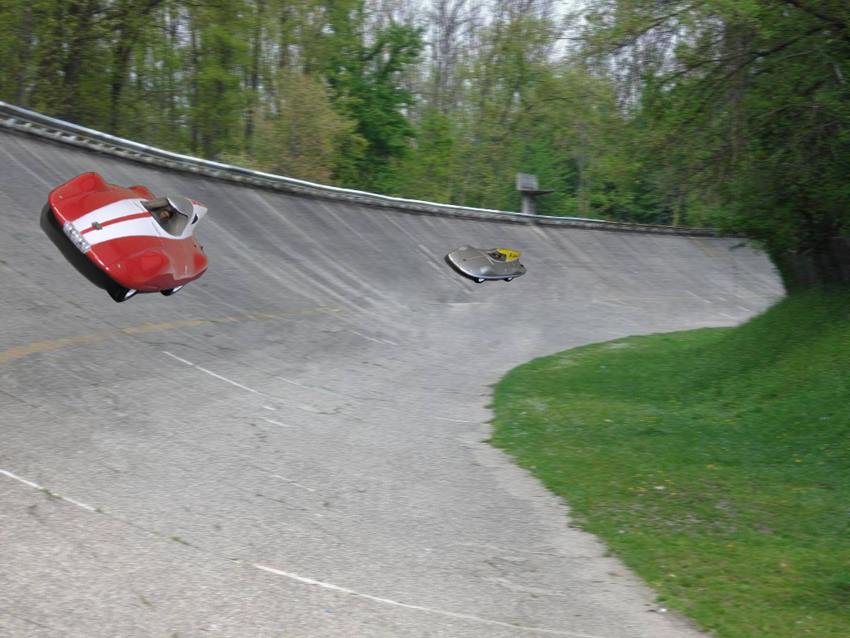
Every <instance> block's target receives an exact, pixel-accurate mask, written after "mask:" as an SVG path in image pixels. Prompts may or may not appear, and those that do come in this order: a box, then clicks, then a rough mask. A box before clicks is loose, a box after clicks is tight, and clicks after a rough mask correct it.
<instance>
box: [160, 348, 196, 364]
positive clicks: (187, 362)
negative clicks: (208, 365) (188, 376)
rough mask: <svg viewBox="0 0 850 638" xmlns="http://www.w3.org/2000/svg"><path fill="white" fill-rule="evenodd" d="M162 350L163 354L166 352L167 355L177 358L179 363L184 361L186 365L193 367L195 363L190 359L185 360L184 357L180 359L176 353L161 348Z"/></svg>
mask: <svg viewBox="0 0 850 638" xmlns="http://www.w3.org/2000/svg"><path fill="white" fill-rule="evenodd" d="M163 352H165V354H167V355H168V356H169V357H173V358H174V359H177V360H178V361H179V362H180V363H185V364H186V365H187V366H193V367H194V365H195V364H194V363H192V362H191V361H186V359H181V358H180V357H178V356H177V355H176V354H171V353H170V352H166V351H165V350H163Z"/></svg>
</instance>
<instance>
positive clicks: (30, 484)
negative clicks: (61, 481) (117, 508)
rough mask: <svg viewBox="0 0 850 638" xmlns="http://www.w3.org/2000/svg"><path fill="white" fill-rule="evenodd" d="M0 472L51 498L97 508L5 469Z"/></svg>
mask: <svg viewBox="0 0 850 638" xmlns="http://www.w3.org/2000/svg"><path fill="white" fill-rule="evenodd" d="M0 474H2V475H4V476H8V477H9V478H11V479H15V480H16V481H20V482H21V483H23V484H24V485H29V486H30V487H34V488H35V489H37V490H41V491H42V492H45V493H47V494H49V495H50V496H52V497H53V498H58V499H59V500H60V501H65V502H66V503H70V504H71V505H76V506H77V507H82V508H83V509H84V510H88V511H89V512H97V509H96V508H94V507H92V506H91V505H86V504H85V503H80V502H79V501H75V500H74V499H72V498H68V497H67V496H62V495H61V494H57V493H56V492H53V491H51V490H49V489H47V488H46V487H42V486H41V485H39V484H38V483H33V482H32V481H28V480H26V479H25V478H21V477H20V476H16V475H15V474H12V473H11V472H7V471H6V470H0Z"/></svg>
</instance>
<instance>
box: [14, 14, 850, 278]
mask: <svg viewBox="0 0 850 638" xmlns="http://www.w3.org/2000/svg"><path fill="white" fill-rule="evenodd" d="M0 25H2V29H0V99H2V100H4V101H7V102H10V103H13V104H17V105H20V106H23V107H26V108H29V109H33V110H36V111H40V112H43V113H46V114H50V115H54V116H56V117H60V118H63V119H66V120H69V121H73V122H77V123H79V124H83V125H86V126H91V127H94V128H97V129H100V130H105V131H107V132H110V133H114V134H117V135H120V136H124V137H128V138H131V139H135V140H139V141H143V142H146V143H149V144H153V145H157V146H160V147H163V148H167V149H171V150H175V151H179V152H186V153H191V154H194V155H198V156H201V157H206V158H210V159H217V160H219V161H224V162H228V163H234V164H241V165H246V166H251V167H254V168H258V169H262V170H266V171H271V172H276V173H280V174H284V175H289V176H293V177H299V178H303V179H307V180H313V181H318V182H322V183H327V184H335V185H340V186H347V187H354V188H359V189H365V190H370V191H376V192H381V193H387V194H394V195H402V196H406V197H413V198H420V199H428V200H436V201H443V202H450V203H455V204H463V205H470V206H482V207H488V208H500V209H513V210H516V209H518V206H519V197H518V194H517V193H516V191H515V190H514V175H515V173H517V172H525V173H535V174H537V175H538V176H539V178H540V184H541V187H544V188H552V189H555V190H556V192H555V193H554V194H551V195H547V196H545V197H543V198H542V199H541V202H540V208H541V212H543V213H544V214H549V215H574V216H582V217H598V218H604V219H611V220H629V221H637V222H644V223H662V224H674V225H691V226H694V225H712V226H717V227H719V228H722V229H723V230H725V231H733V232H743V233H746V234H747V235H748V236H749V237H751V238H752V239H753V240H755V241H757V242H759V243H761V245H762V246H763V247H765V248H766V249H767V250H768V251H769V252H770V253H771V255H773V256H774V257H775V258H776V259H777V262H778V263H780V264H782V263H784V262H783V261H782V259H781V258H780V256H781V255H784V254H789V253H790V254H795V255H797V256H798V257H799V256H800V255H810V256H813V260H810V261H811V263H810V264H809V267H810V269H811V268H814V269H815V270H816V271H817V276H816V277H815V278H816V279H817V280H823V281H829V280H830V279H836V278H837V277H839V271H840V266H839V265H838V262H839V261H840V258H841V255H840V254H839V253H840V252H841V251H840V249H836V246H837V245H839V244H836V242H835V241H834V239H833V238H837V237H848V236H850V85H848V82H850V4H848V3H847V1H846V0H731V1H730V0H587V2H586V3H585V4H583V5H573V4H572V3H567V2H563V1H561V2H558V1H557V0H0ZM842 245H843V244H842ZM845 246H846V245H845ZM845 250H846V248H845ZM798 265H799V264H798Z"/></svg>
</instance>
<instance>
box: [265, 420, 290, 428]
mask: <svg viewBox="0 0 850 638" xmlns="http://www.w3.org/2000/svg"><path fill="white" fill-rule="evenodd" d="M263 421H265V422H266V423H271V424H272V425H279V426H280V427H282V428H291V427H295V426H293V425H288V424H286V423H278V422H277V421H272V420H271V419H263Z"/></svg>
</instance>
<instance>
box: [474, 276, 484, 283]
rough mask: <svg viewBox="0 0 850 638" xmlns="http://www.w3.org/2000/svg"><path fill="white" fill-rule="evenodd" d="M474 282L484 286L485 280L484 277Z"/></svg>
mask: <svg viewBox="0 0 850 638" xmlns="http://www.w3.org/2000/svg"><path fill="white" fill-rule="evenodd" d="M474 281H475V283H477V284H483V283H484V281H485V280H484V279H483V278H482V277H478V278H476V279H474Z"/></svg>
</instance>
